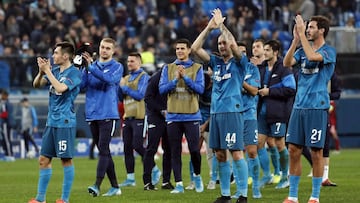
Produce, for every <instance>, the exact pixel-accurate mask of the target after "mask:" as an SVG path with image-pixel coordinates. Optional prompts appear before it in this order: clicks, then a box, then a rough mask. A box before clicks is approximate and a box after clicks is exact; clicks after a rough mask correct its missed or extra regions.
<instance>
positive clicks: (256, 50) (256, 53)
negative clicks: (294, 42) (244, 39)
mask: <svg viewBox="0 0 360 203" xmlns="http://www.w3.org/2000/svg"><path fill="white" fill-rule="evenodd" d="M264 45H265V41H264V40H262V39H256V40H255V41H254V42H253V44H252V54H253V57H251V58H250V61H251V63H253V64H254V65H256V66H261V64H263V63H264V61H265V49H264ZM262 80H263V79H261V81H262ZM265 85H267V84H265ZM259 108H260V107H258V109H257V110H260V109H259ZM260 120H261V119H260ZM263 133H264V132H262V131H261V130H260V131H259V137H258V138H259V142H258V157H259V161H260V166H261V168H262V170H263V177H262V179H261V181H260V185H261V186H263V185H265V184H271V183H279V181H280V178H281V177H280V162H279V152H278V150H277V148H276V145H275V138H274V137H270V136H267V135H266V134H263ZM265 141H266V143H267V145H268V148H269V152H270V157H271V163H272V165H273V166H274V175H272V174H271V171H270V160H269V156H268V151H267V150H266V148H265V147H264V144H265Z"/></svg>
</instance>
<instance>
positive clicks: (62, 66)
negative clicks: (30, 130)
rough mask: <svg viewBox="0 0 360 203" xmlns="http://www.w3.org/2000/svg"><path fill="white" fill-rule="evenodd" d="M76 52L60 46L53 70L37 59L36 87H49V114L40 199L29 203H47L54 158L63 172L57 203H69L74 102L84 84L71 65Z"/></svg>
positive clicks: (39, 187) (72, 47) (38, 190)
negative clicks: (81, 85) (60, 165)
mask: <svg viewBox="0 0 360 203" xmlns="http://www.w3.org/2000/svg"><path fill="white" fill-rule="evenodd" d="M74 50H75V49H74V46H73V45H72V44H70V43H69V42H60V43H57V44H56V45H55V49H54V53H53V55H52V57H53V61H54V65H55V66H53V67H52V66H51V64H50V60H48V59H46V58H42V57H38V58H37V63H38V66H39V72H38V74H37V75H36V77H35V79H34V82H33V86H34V87H35V88H40V87H43V86H45V85H48V86H50V87H49V112H48V117H47V122H46V127H45V129H44V133H43V137H42V143H41V152H40V157H39V165H40V174H39V182H38V188H37V195H36V197H35V198H33V199H31V200H30V201H29V203H39V202H40V203H41V202H46V201H45V200H46V191H47V186H48V184H49V181H50V178H51V175H52V166H51V161H52V158H53V157H58V158H60V159H61V163H62V166H63V169H64V179H63V184H62V193H61V198H60V199H58V200H56V203H69V197H70V191H71V186H72V183H73V181H74V173H75V171H74V165H73V161H72V158H73V156H74V146H75V136H76V114H75V111H74V101H75V98H76V96H77V95H78V93H79V92H80V83H81V73H80V71H79V70H78V69H77V68H76V67H75V66H74V65H72V64H71V61H72V58H73V56H74V52H75V51H74Z"/></svg>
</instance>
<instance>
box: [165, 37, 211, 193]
mask: <svg viewBox="0 0 360 203" xmlns="http://www.w3.org/2000/svg"><path fill="white" fill-rule="evenodd" d="M175 52H176V60H175V61H174V62H173V63H170V64H167V65H165V66H164V68H163V70H162V72H161V77H160V82H159V91H160V94H166V95H167V97H168V100H167V114H166V122H167V130H168V134H169V143H170V149H171V164H172V168H173V172H174V177H175V182H176V185H175V188H174V190H172V191H171V193H172V194H177V193H183V192H184V186H183V182H182V174H181V170H182V163H181V151H182V149H181V142H182V137H183V135H185V137H186V140H187V143H188V147H189V152H190V156H191V162H192V164H193V166H194V175H193V176H194V182H195V191H196V192H203V190H204V185H203V182H202V178H201V176H200V172H201V155H200V147H199V136H200V121H201V113H200V109H199V94H202V93H203V92H204V72H203V68H202V65H201V64H198V63H195V62H194V61H192V60H191V59H190V58H189V55H190V53H191V44H190V41H189V40H187V39H178V40H177V41H176V42H175Z"/></svg>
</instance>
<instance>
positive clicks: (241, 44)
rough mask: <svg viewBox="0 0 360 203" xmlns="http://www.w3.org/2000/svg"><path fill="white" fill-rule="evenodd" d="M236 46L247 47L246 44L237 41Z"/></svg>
mask: <svg viewBox="0 0 360 203" xmlns="http://www.w3.org/2000/svg"><path fill="white" fill-rule="evenodd" d="M236 44H237V45H238V46H239V47H246V44H245V42H240V41H237V42H236Z"/></svg>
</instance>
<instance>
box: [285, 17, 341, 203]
mask: <svg viewBox="0 0 360 203" xmlns="http://www.w3.org/2000/svg"><path fill="white" fill-rule="evenodd" d="M329 25H330V23H329V20H328V19H327V18H326V17H324V16H313V17H311V19H310V21H309V24H308V26H307V28H306V25H305V22H304V20H303V18H302V16H301V15H296V17H295V26H294V29H293V40H292V42H291V45H290V48H289V50H288V52H287V53H286V55H285V58H284V66H286V67H292V66H293V65H295V64H300V66H301V67H300V68H301V69H300V70H299V76H298V85H297V87H298V89H297V93H296V97H295V102H294V106H293V110H292V112H291V116H290V120H289V127H288V133H287V135H286V142H288V144H289V158H290V175H289V181H290V189H289V196H288V197H287V198H286V199H285V200H284V203H294V202H295V203H296V202H298V189H299V188H298V187H299V182H300V175H301V159H300V158H301V152H302V149H303V147H310V148H311V158H312V161H313V177H312V193H311V196H310V199H309V201H308V203H318V202H319V198H320V187H321V182H322V176H323V170H324V159H323V147H324V143H325V137H326V128H327V119H328V112H327V111H328V109H329V107H330V98H329V93H328V90H327V85H328V82H329V80H330V78H331V75H332V74H333V72H334V69H335V63H336V51H335V49H334V48H333V47H331V46H329V45H328V44H326V42H325V37H326V36H327V34H328V32H329ZM310 42H311V43H310ZM300 44H301V46H302V47H301V48H299V49H298V50H296V48H297V47H298V45H300ZM295 50H296V52H295Z"/></svg>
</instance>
